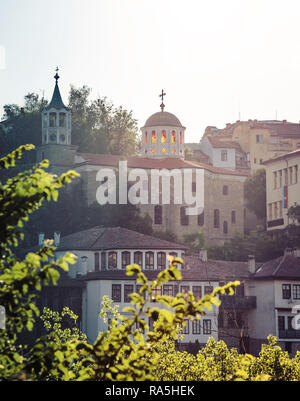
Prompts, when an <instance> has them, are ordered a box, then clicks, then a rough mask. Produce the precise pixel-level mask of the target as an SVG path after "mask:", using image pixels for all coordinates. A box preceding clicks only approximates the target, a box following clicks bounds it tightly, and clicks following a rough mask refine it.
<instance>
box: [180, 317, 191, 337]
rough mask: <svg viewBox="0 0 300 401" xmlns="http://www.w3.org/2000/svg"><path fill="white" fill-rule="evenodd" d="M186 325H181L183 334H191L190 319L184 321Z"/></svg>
mask: <svg viewBox="0 0 300 401" xmlns="http://www.w3.org/2000/svg"><path fill="white" fill-rule="evenodd" d="M184 323H185V324H182V325H181V328H182V334H189V332H190V321H189V320H188V319H184Z"/></svg>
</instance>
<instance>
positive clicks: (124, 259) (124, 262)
mask: <svg viewBox="0 0 300 401" xmlns="http://www.w3.org/2000/svg"><path fill="white" fill-rule="evenodd" d="M127 265H130V252H128V251H124V252H122V269H126V266H127Z"/></svg>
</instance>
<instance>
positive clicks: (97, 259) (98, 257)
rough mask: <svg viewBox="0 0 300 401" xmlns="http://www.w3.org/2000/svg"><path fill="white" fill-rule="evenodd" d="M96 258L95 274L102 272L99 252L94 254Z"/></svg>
mask: <svg viewBox="0 0 300 401" xmlns="http://www.w3.org/2000/svg"><path fill="white" fill-rule="evenodd" d="M94 258H95V272H98V271H99V270H100V255H99V252H95V253H94Z"/></svg>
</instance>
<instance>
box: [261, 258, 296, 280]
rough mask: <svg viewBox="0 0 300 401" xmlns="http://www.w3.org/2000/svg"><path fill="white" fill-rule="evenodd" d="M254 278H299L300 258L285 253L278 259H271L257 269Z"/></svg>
mask: <svg viewBox="0 0 300 401" xmlns="http://www.w3.org/2000/svg"><path fill="white" fill-rule="evenodd" d="M254 278H264V279H280V278H282V279H297V280H299V279H300V258H297V257H295V256H292V255H284V256H280V257H279V258H277V259H273V260H269V261H268V262H266V263H264V264H263V265H262V266H261V267H260V268H259V269H258V270H257V271H256V273H255V275H254Z"/></svg>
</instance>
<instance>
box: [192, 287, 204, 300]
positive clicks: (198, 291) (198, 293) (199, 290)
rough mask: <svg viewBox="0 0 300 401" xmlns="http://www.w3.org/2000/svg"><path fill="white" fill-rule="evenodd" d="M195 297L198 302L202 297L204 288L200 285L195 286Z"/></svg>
mask: <svg viewBox="0 0 300 401" xmlns="http://www.w3.org/2000/svg"><path fill="white" fill-rule="evenodd" d="M193 295H194V298H195V300H196V301H198V300H199V299H200V298H201V296H202V288H201V286H200V285H193Z"/></svg>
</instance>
